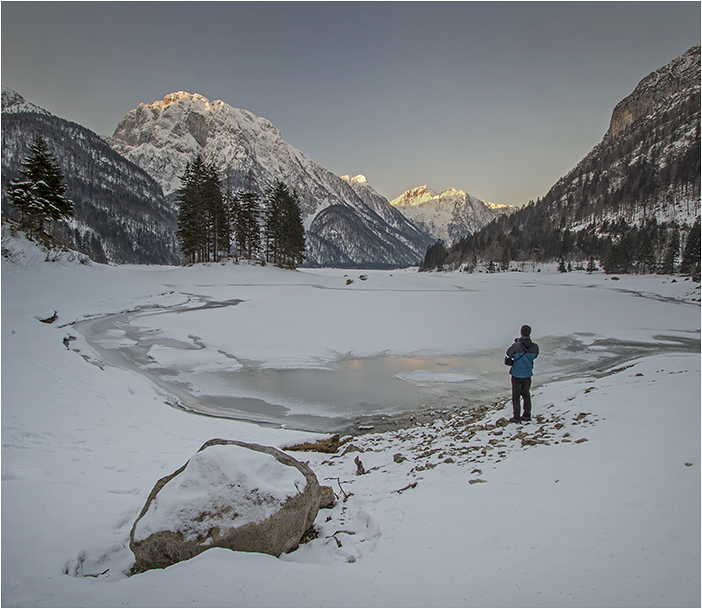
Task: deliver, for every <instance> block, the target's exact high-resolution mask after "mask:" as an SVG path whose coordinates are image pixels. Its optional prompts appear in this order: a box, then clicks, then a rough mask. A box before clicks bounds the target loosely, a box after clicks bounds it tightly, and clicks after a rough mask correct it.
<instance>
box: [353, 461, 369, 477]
mask: <svg viewBox="0 0 702 609" xmlns="http://www.w3.org/2000/svg"><path fill="white" fill-rule="evenodd" d="M353 462H354V463H355V464H356V475H357V476H362V475H363V474H365V473H366V468H365V467H363V463H361V458H360V457H356V458H355V459H354V460H353Z"/></svg>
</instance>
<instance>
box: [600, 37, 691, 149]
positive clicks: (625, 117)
mask: <svg viewBox="0 0 702 609" xmlns="http://www.w3.org/2000/svg"><path fill="white" fill-rule="evenodd" d="M695 89H696V90H697V91H699V89H700V45H697V46H696V47H693V48H691V49H690V50H689V51H687V52H686V53H684V54H683V55H681V56H680V57H678V58H676V59H674V60H673V61H672V62H670V63H669V64H668V65H666V66H664V67H663V68H661V69H660V70H656V71H655V72H653V73H651V74H649V75H648V76H647V77H646V78H644V79H643V80H642V81H641V82H640V83H639V84H638V85H637V86H636V88H635V89H634V91H633V93H632V94H631V95H629V96H628V97H626V98H625V99H623V100H622V101H621V102H619V103H618V104H617V105H616V107H615V108H614V111H613V112H612V118H611V120H610V123H609V129H608V131H607V133H606V135H605V140H612V139H614V138H616V137H618V136H619V135H621V134H622V133H623V132H624V131H625V130H626V129H628V128H629V127H631V126H632V125H633V124H634V123H636V122H637V121H641V120H643V119H645V118H646V117H648V116H650V115H652V114H653V113H654V112H655V111H656V109H657V108H658V107H660V106H661V105H664V106H666V107H668V108H670V107H672V106H675V105H676V104H678V103H681V102H684V101H685V99H686V98H688V97H689V95H690V92H691V91H694V90H695Z"/></svg>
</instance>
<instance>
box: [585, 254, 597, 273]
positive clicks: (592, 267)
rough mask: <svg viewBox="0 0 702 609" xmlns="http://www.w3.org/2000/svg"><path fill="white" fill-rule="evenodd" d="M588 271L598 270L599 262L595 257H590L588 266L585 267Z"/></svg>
mask: <svg viewBox="0 0 702 609" xmlns="http://www.w3.org/2000/svg"><path fill="white" fill-rule="evenodd" d="M585 270H586V271H587V272H588V273H594V272H595V271H596V270H597V263H596V262H595V259H594V258H592V257H591V258H590V260H589V261H588V263H587V268H586V269H585Z"/></svg>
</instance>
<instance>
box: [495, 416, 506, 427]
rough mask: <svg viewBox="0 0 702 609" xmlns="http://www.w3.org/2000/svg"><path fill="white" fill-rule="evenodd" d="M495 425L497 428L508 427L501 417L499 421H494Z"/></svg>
mask: <svg viewBox="0 0 702 609" xmlns="http://www.w3.org/2000/svg"><path fill="white" fill-rule="evenodd" d="M495 425H497V426H498V427H507V426H508V425H509V421H508V420H507V419H505V418H504V417H502V418H501V419H497V421H495Z"/></svg>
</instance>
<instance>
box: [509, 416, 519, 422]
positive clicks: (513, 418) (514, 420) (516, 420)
mask: <svg viewBox="0 0 702 609" xmlns="http://www.w3.org/2000/svg"><path fill="white" fill-rule="evenodd" d="M509 422H510V423H521V422H522V420H521V419H520V418H519V417H512V418H511V419H510V420H509Z"/></svg>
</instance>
